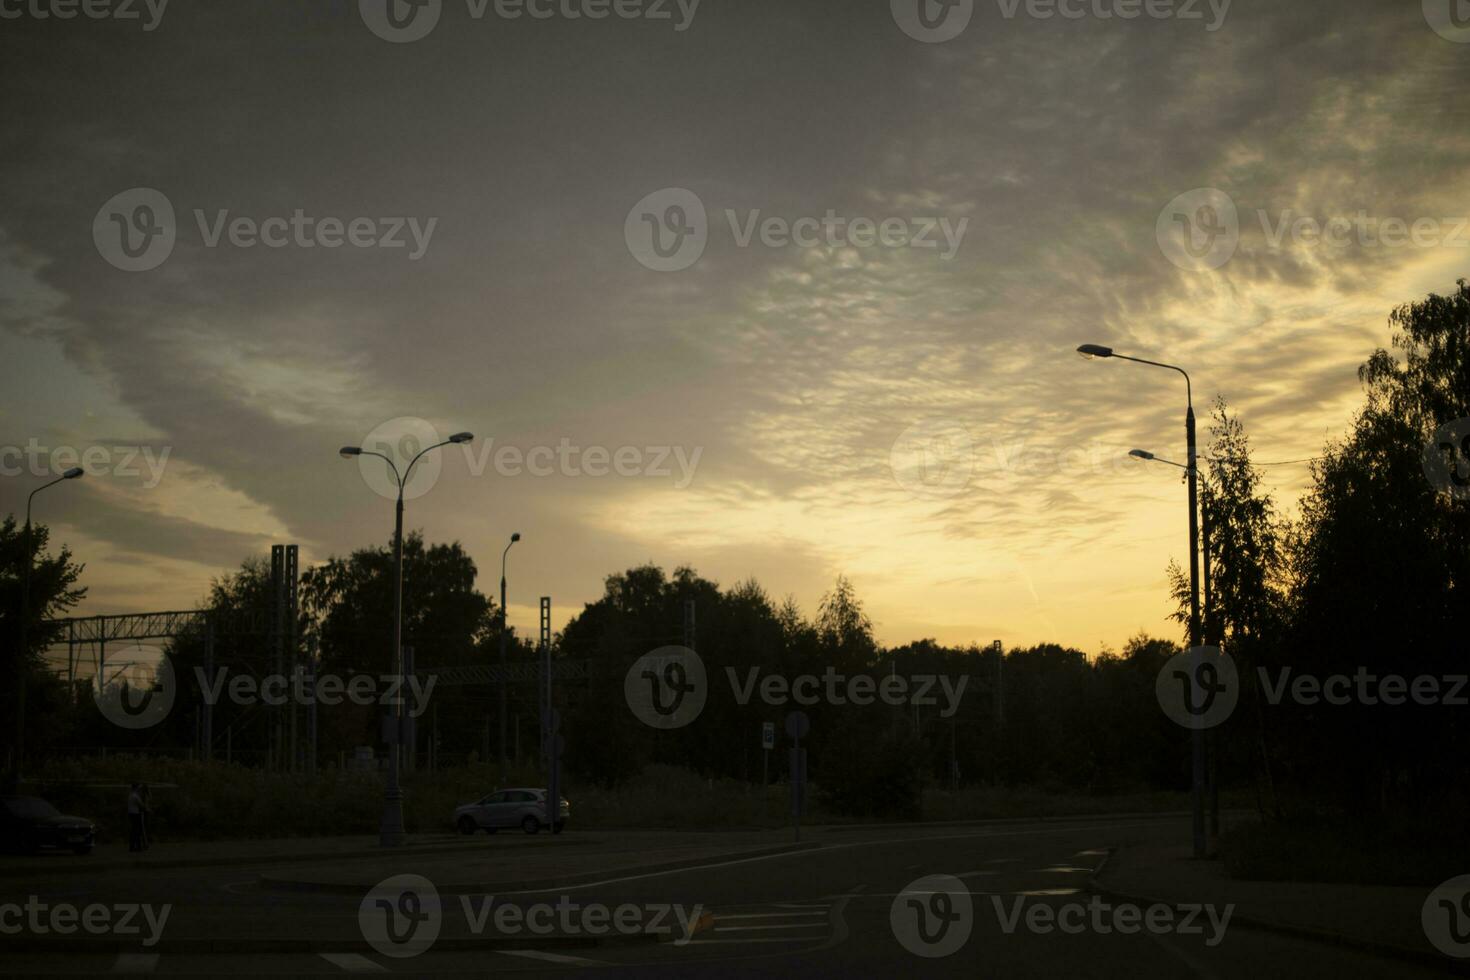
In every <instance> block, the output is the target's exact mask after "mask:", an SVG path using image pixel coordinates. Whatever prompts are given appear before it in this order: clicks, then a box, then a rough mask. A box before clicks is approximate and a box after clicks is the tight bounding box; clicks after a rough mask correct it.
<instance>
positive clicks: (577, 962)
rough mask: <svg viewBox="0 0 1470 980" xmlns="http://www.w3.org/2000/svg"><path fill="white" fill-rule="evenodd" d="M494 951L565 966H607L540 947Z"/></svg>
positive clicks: (599, 962)
mask: <svg viewBox="0 0 1470 980" xmlns="http://www.w3.org/2000/svg"><path fill="white" fill-rule="evenodd" d="M496 952H498V953H500V954H502V955H504V956H524V957H526V959H530V960H545V961H546V962H547V963H562V964H564V965H566V966H607V964H606V963H603V962H602V961H601V960H588V959H583V958H582V957H580V956H563V955H562V954H561V953H548V952H545V951H544V950H540V949H501V950H496Z"/></svg>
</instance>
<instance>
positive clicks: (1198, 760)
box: [1077, 344, 1205, 858]
mask: <svg viewBox="0 0 1470 980" xmlns="http://www.w3.org/2000/svg"><path fill="white" fill-rule="evenodd" d="M1077 353H1079V354H1081V355H1082V356H1083V357H1086V358H1088V359H1091V358H1094V357H1115V358H1117V359H1118V360H1120V361H1132V362H1133V363H1135V364H1146V365H1148V366H1149V367H1157V368H1166V369H1168V370H1170V371H1178V372H1179V373H1180V374H1182V375H1184V399H1185V406H1186V407H1185V413H1184V436H1185V442H1186V444H1187V446H1188V450H1187V452H1186V455H1185V457H1184V458H1185V460H1186V461H1187V462H1186V463H1185V464H1184V470H1185V473H1186V474H1188V477H1189V645H1190V646H1191V647H1199V646H1202V645H1203V644H1204V640H1203V638H1202V637H1201V635H1200V605H1199V511H1198V507H1199V462H1198V454H1197V452H1196V448H1195V434H1194V386H1193V383H1192V382H1191V381H1190V380H1189V372H1188V371H1185V370H1184V369H1183V368H1182V367H1178V366H1177V365H1174V364H1164V363H1162V362H1160V361H1149V360H1145V359H1143V358H1141V357H1129V356H1128V355H1126V354H1119V353H1116V352H1115V351H1114V350H1113V349H1112V348H1111V347H1103V346H1102V345H1101V344H1083V345H1082V346H1081V347H1078V348H1077ZM1190 749H1191V752H1190V755H1191V757H1192V759H1193V767H1192V768H1193V770H1194V773H1193V779H1192V782H1193V784H1194V785H1193V787H1192V789H1193V793H1192V796H1193V804H1194V805H1193V807H1192V810H1193V821H1192V822H1193V831H1194V833H1193V837H1194V856H1195V857H1196V858H1203V857H1204V856H1205V733H1204V732H1203V731H1202V730H1201V729H1199V728H1195V729H1192V730H1191V731H1190Z"/></svg>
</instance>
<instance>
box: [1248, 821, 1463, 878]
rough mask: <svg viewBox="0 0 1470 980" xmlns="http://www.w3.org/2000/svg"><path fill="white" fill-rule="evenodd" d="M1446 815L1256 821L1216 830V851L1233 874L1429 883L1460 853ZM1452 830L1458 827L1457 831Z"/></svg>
mask: <svg viewBox="0 0 1470 980" xmlns="http://www.w3.org/2000/svg"><path fill="white" fill-rule="evenodd" d="M1433 827H1442V828H1452V827H1455V825H1454V824H1452V823H1450V822H1439V821H1434V820H1427V819H1423V820H1416V821H1415V822H1414V824H1413V826H1412V827H1411V826H1409V825H1408V823H1407V822H1403V821H1383V820H1380V821H1374V822H1370V823H1353V822H1349V821H1346V820H1342V819H1324V818H1307V819H1301V820H1298V821H1296V822H1294V823H1265V824H1263V823H1253V824H1247V825H1243V826H1238V827H1234V828H1231V829H1230V830H1229V831H1227V832H1226V833H1224V834H1222V835H1221V837H1220V857H1221V860H1222V861H1223V862H1224V865H1225V870H1226V872H1227V873H1228V874H1229V875H1230V876H1231V877H1233V878H1241V879H1245V880H1250V881H1316V882H1329V883H1345V884H1359V885H1409V886H1425V885H1428V886H1433V885H1437V884H1439V883H1440V882H1441V881H1443V880H1444V879H1445V878H1446V877H1448V876H1449V874H1450V872H1451V871H1452V870H1453V869H1457V868H1459V867H1460V866H1461V864H1462V863H1463V860H1464V844H1463V841H1462V840H1461V841H1460V842H1456V841H1455V840H1452V839H1451V831H1450V830H1448V829H1446V831H1445V832H1444V833H1442V834H1438V835H1436V834H1433V833H1428V832H1426V831H1428V829H1429V828H1433ZM1455 832H1457V831H1455Z"/></svg>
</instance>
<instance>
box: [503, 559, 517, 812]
mask: <svg viewBox="0 0 1470 980" xmlns="http://www.w3.org/2000/svg"><path fill="white" fill-rule="evenodd" d="M520 539H521V532H519V531H516V532H515V533H513V534H512V535H511V536H510V544H507V545H506V546H505V550H504V551H502V552H501V553H500V784H501V785H502V786H504V785H505V781H506V779H507V778H509V777H508V775H507V773H506V767H505V740H506V722H505V718H506V715H505V712H506V704H505V641H506V636H505V557H506V555H509V554H510V547H511V545H513V544H515V543H516V542H517V541H519V540H520Z"/></svg>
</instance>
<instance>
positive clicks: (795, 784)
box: [786, 711, 812, 843]
mask: <svg viewBox="0 0 1470 980" xmlns="http://www.w3.org/2000/svg"><path fill="white" fill-rule="evenodd" d="M811 727H812V723H811V720H810V719H809V718H807V716H806V712H805V711H793V712H791V713H790V714H789V715H787V716H786V734H787V735H789V736H790V737H791V739H792V742H793V743H794V744H793V745H792V747H791V757H790V772H791V776H790V778H791V816H792V818H793V820H794V821H795V829H796V842H797V843H801V813H802V810H803V809H804V808H805V804H806V749H804V748H802V747H801V737H802V736H803V735H805V734H806V733H807V732H809V731H811Z"/></svg>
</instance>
